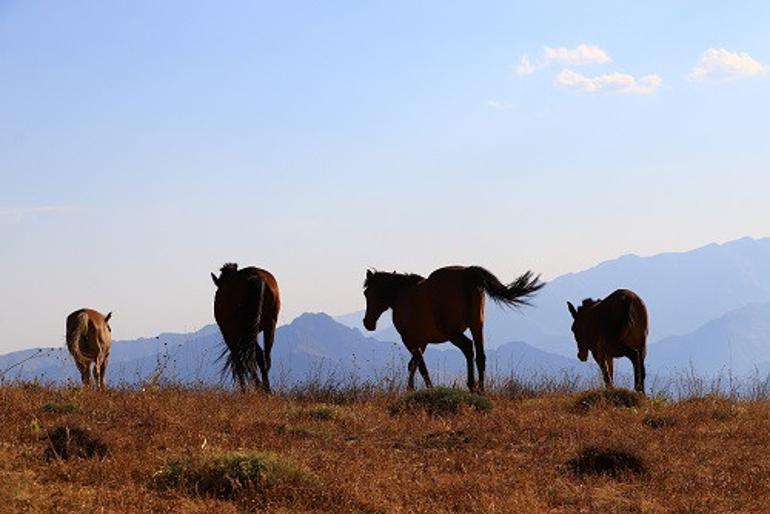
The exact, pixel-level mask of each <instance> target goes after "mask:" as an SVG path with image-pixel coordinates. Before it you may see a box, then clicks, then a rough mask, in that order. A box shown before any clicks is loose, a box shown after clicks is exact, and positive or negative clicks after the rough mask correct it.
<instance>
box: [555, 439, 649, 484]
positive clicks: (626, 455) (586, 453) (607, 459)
mask: <svg viewBox="0 0 770 514" xmlns="http://www.w3.org/2000/svg"><path fill="white" fill-rule="evenodd" d="M567 465H568V466H569V468H570V470H572V472H573V473H574V474H576V475H606V476H609V477H620V476H623V475H629V474H630V475H643V474H645V473H646V472H647V468H646V466H645V464H644V461H643V460H642V458H641V457H640V456H639V455H637V454H636V453H635V452H633V451H632V450H627V449H622V448H608V447H597V446H588V447H586V448H583V449H582V450H580V453H578V455H577V456H576V457H574V458H573V459H570V460H569V461H568V462H567Z"/></svg>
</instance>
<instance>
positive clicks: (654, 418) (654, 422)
mask: <svg viewBox="0 0 770 514" xmlns="http://www.w3.org/2000/svg"><path fill="white" fill-rule="evenodd" d="M642 424H644V425H645V426H647V427H650V428H668V427H673V426H674V425H675V424H676V419H675V418H674V417H673V416H669V415H666V414H647V415H646V416H645V417H644V418H642Z"/></svg>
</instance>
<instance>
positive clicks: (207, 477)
mask: <svg viewBox="0 0 770 514" xmlns="http://www.w3.org/2000/svg"><path fill="white" fill-rule="evenodd" d="M317 485H318V479H317V478H316V477H315V476H313V474H311V473H310V472H309V471H308V470H306V469H305V468H303V467H302V466H299V465H297V464H296V463H294V462H292V461H291V460H289V459H285V458H283V457H281V456H279V455H275V454H272V453H261V452H237V453H221V454H213V455H212V454H200V455H195V456H191V455H188V456H185V457H181V458H173V459H170V460H169V461H168V462H166V464H165V465H164V466H163V468H162V469H161V470H160V471H158V472H157V473H155V474H154V475H153V477H152V481H151V486H152V487H154V488H157V489H158V490H161V491H163V490H168V489H176V490H178V491H180V492H182V493H183V494H186V495H192V496H211V497H215V498H223V499H230V500H232V499H238V498H242V497H245V496H264V497H266V498H267V497H269V495H271V493H274V492H275V491H276V490H278V489H281V490H284V491H286V490H291V491H294V493H295V494H298V495H302V496H304V495H305V492H306V491H307V490H308V489H313V488H315V487H317Z"/></svg>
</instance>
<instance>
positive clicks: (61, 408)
mask: <svg viewBox="0 0 770 514" xmlns="http://www.w3.org/2000/svg"><path fill="white" fill-rule="evenodd" d="M76 410H78V407H77V405H75V404H74V403H67V402H49V403H46V404H45V405H43V411H44V412H48V413H51V414H72V413H73V412H75V411H76Z"/></svg>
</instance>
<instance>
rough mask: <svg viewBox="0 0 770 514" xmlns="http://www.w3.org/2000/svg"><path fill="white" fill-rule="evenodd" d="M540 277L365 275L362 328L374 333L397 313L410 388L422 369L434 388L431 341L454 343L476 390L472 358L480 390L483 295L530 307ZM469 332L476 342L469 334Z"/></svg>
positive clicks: (467, 271)
mask: <svg viewBox="0 0 770 514" xmlns="http://www.w3.org/2000/svg"><path fill="white" fill-rule="evenodd" d="M543 285H544V284H543V283H541V282H540V280H539V277H534V276H533V275H532V273H531V272H527V273H525V274H523V275H522V276H520V277H519V278H517V279H516V280H515V281H513V282H512V283H510V284H508V285H505V284H503V283H501V282H500V281H499V280H498V279H497V278H496V277H495V276H494V275H493V274H492V273H490V272H489V271H487V270H485V269H484V268H480V267H478V266H470V267H464V266H450V267H446V268H440V269H437V270H436V271H434V272H433V273H431V274H430V276H428V278H423V277H421V276H420V275H408V274H399V273H395V272H394V273H384V272H379V271H371V270H370V271H367V272H366V282H364V296H365V297H366V315H365V317H364V326H365V327H366V329H367V330H370V331H373V330H375V329H376V328H377V320H378V319H379V318H380V316H381V315H382V313H383V312H385V311H386V310H388V309H393V325H394V326H395V327H396V330H398V333H399V334H400V335H401V339H402V341H403V342H404V345H405V346H406V348H407V349H408V350H409V352H410V353H411V354H412V358H411V360H410V361H409V381H408V384H407V387H408V388H409V389H410V390H411V389H414V373H415V370H416V369H418V368H419V370H420V374H421V375H422V378H423V380H424V381H425V385H426V386H427V387H431V380H430V376H429V375H428V368H427V367H426V366H425V360H424V359H423V355H422V354H423V352H424V351H425V348H426V347H427V345H428V344H429V343H443V342H446V341H449V342H451V343H452V344H454V345H455V346H457V347H458V348H459V349H460V350H461V351H462V352H463V355H465V360H466V362H467V365H468V387H469V388H470V389H475V388H476V381H475V379H474V376H473V354H474V346H475V350H476V366H477V368H478V372H479V389H480V390H482V391H483V390H484V370H485V367H486V356H485V354H484V293H487V294H488V295H489V296H490V297H491V298H492V299H493V300H495V301H497V302H500V303H502V304H503V305H508V306H512V307H516V306H521V305H527V304H528V300H529V298H531V297H532V295H534V294H535V293H536V292H537V291H538V290H539V289H540V288H541V287H543ZM467 329H470V332H471V336H472V337H473V340H471V339H470V338H468V337H467V336H466V335H465V331H466V330H467Z"/></svg>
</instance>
